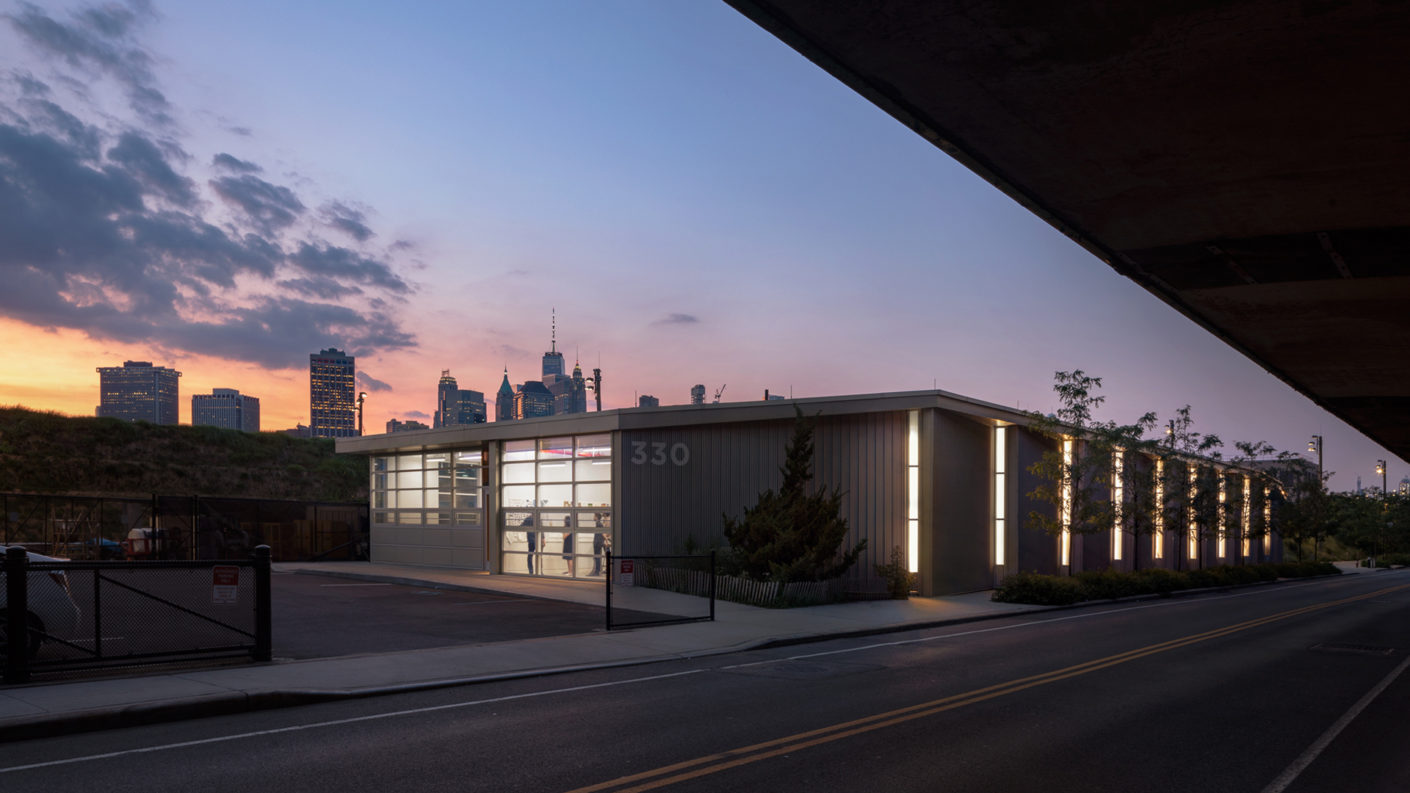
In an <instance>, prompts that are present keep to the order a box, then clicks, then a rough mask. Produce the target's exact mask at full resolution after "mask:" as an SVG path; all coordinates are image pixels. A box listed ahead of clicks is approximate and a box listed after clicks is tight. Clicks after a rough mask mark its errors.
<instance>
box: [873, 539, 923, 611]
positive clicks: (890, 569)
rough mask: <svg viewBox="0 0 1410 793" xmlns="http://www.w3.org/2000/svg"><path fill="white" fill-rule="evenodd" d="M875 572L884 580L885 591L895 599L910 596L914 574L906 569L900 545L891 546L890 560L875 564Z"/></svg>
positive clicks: (913, 587)
mask: <svg viewBox="0 0 1410 793" xmlns="http://www.w3.org/2000/svg"><path fill="white" fill-rule="evenodd" d="M875 568H876V574H877V575H879V576H881V578H882V579H883V580H885V581H886V591H887V593H888V594H890V595H891V597H893V598H895V599H897V600H905V599H906V598H908V597H910V595H911V590H912V589H915V586H916V574H915V573H912V572H911V571H909V570H907V569H906V557H904V556H902V555H901V546H899V545H894V546H892V547H891V561H890V562H887V563H886V564H879V565H875Z"/></svg>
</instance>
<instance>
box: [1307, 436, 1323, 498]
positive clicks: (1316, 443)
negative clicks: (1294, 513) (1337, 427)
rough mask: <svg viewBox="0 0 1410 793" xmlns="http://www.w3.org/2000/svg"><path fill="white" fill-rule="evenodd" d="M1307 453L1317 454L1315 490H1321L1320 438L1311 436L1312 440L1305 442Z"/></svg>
mask: <svg viewBox="0 0 1410 793" xmlns="http://www.w3.org/2000/svg"><path fill="white" fill-rule="evenodd" d="M1307 451H1309V452H1317V489H1318V490H1321V489H1322V482H1323V478H1322V436H1321V435H1313V436H1312V440H1310V441H1308V442H1307Z"/></svg>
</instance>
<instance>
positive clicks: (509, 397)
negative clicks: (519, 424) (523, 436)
mask: <svg viewBox="0 0 1410 793" xmlns="http://www.w3.org/2000/svg"><path fill="white" fill-rule="evenodd" d="M494 420H495V421H513V420H514V386H512V385H510V384H509V368H508V367H505V369H504V380H503V381H502V382H501V383H500V384H499V391H498V393H496V394H495V397H494Z"/></svg>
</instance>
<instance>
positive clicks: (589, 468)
mask: <svg viewBox="0 0 1410 793" xmlns="http://www.w3.org/2000/svg"><path fill="white" fill-rule="evenodd" d="M502 449H503V451H502V452H501V454H500V458H499V464H500V466H499V481H500V485H501V487H500V503H501V505H502V507H503V508H504V512H503V518H502V521H503V523H502V524H501V529H502V531H501V535H500V555H501V565H500V569H501V570H502V571H503V572H506V573H520V574H524V575H540V576H568V577H572V578H593V577H599V578H600V577H601V576H602V575H604V574H605V571H606V564H605V558H604V557H605V554H606V551H607V550H608V549H610V548H611V546H612V513H611V509H610V504H611V500H612V460H611V455H612V436H611V434H609V433H600V434H596V435H580V436H576V437H573V436H569V437H561V438H539V439H537V440H533V441H509V442H506V443H505V444H504V445H503V447H502ZM526 449H527V450H532V451H531V452H530V453H529V454H526ZM531 459H532V460H535V461H536V462H533V463H529V462H528V460H531ZM579 507H589V508H590V509H577V508H579Z"/></svg>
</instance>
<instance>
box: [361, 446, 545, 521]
mask: <svg viewBox="0 0 1410 793" xmlns="http://www.w3.org/2000/svg"><path fill="white" fill-rule="evenodd" d="M528 453H529V455H530V457H532V455H533V453H534V447H533V445H532V444H531V445H530V446H529V447H528ZM482 461H483V452H482V451H481V450H480V449H461V450H456V451H438V452H426V453H425V454H421V453H413V454H398V455H387V456H383V457H374V458H373V460H372V471H373V472H372V498H371V501H372V508H373V512H372V522H373V523H374V524H381V525H400V526H448V527H451V528H456V527H462V528H475V529H477V530H482V527H483V525H484V520H483V517H482V516H481V514H480V512H479V510H480V509H481V508H482V504H481V500H480V468H481V466H482ZM528 465H529V466H530V468H531V469H532V467H533V465H534V463H529V464H528ZM528 479H529V481H531V482H532V481H533V476H532V471H531V472H530V475H529V477H528ZM532 489H533V486H532V485H530V490H531V491H532ZM530 498H532V495H530Z"/></svg>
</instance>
